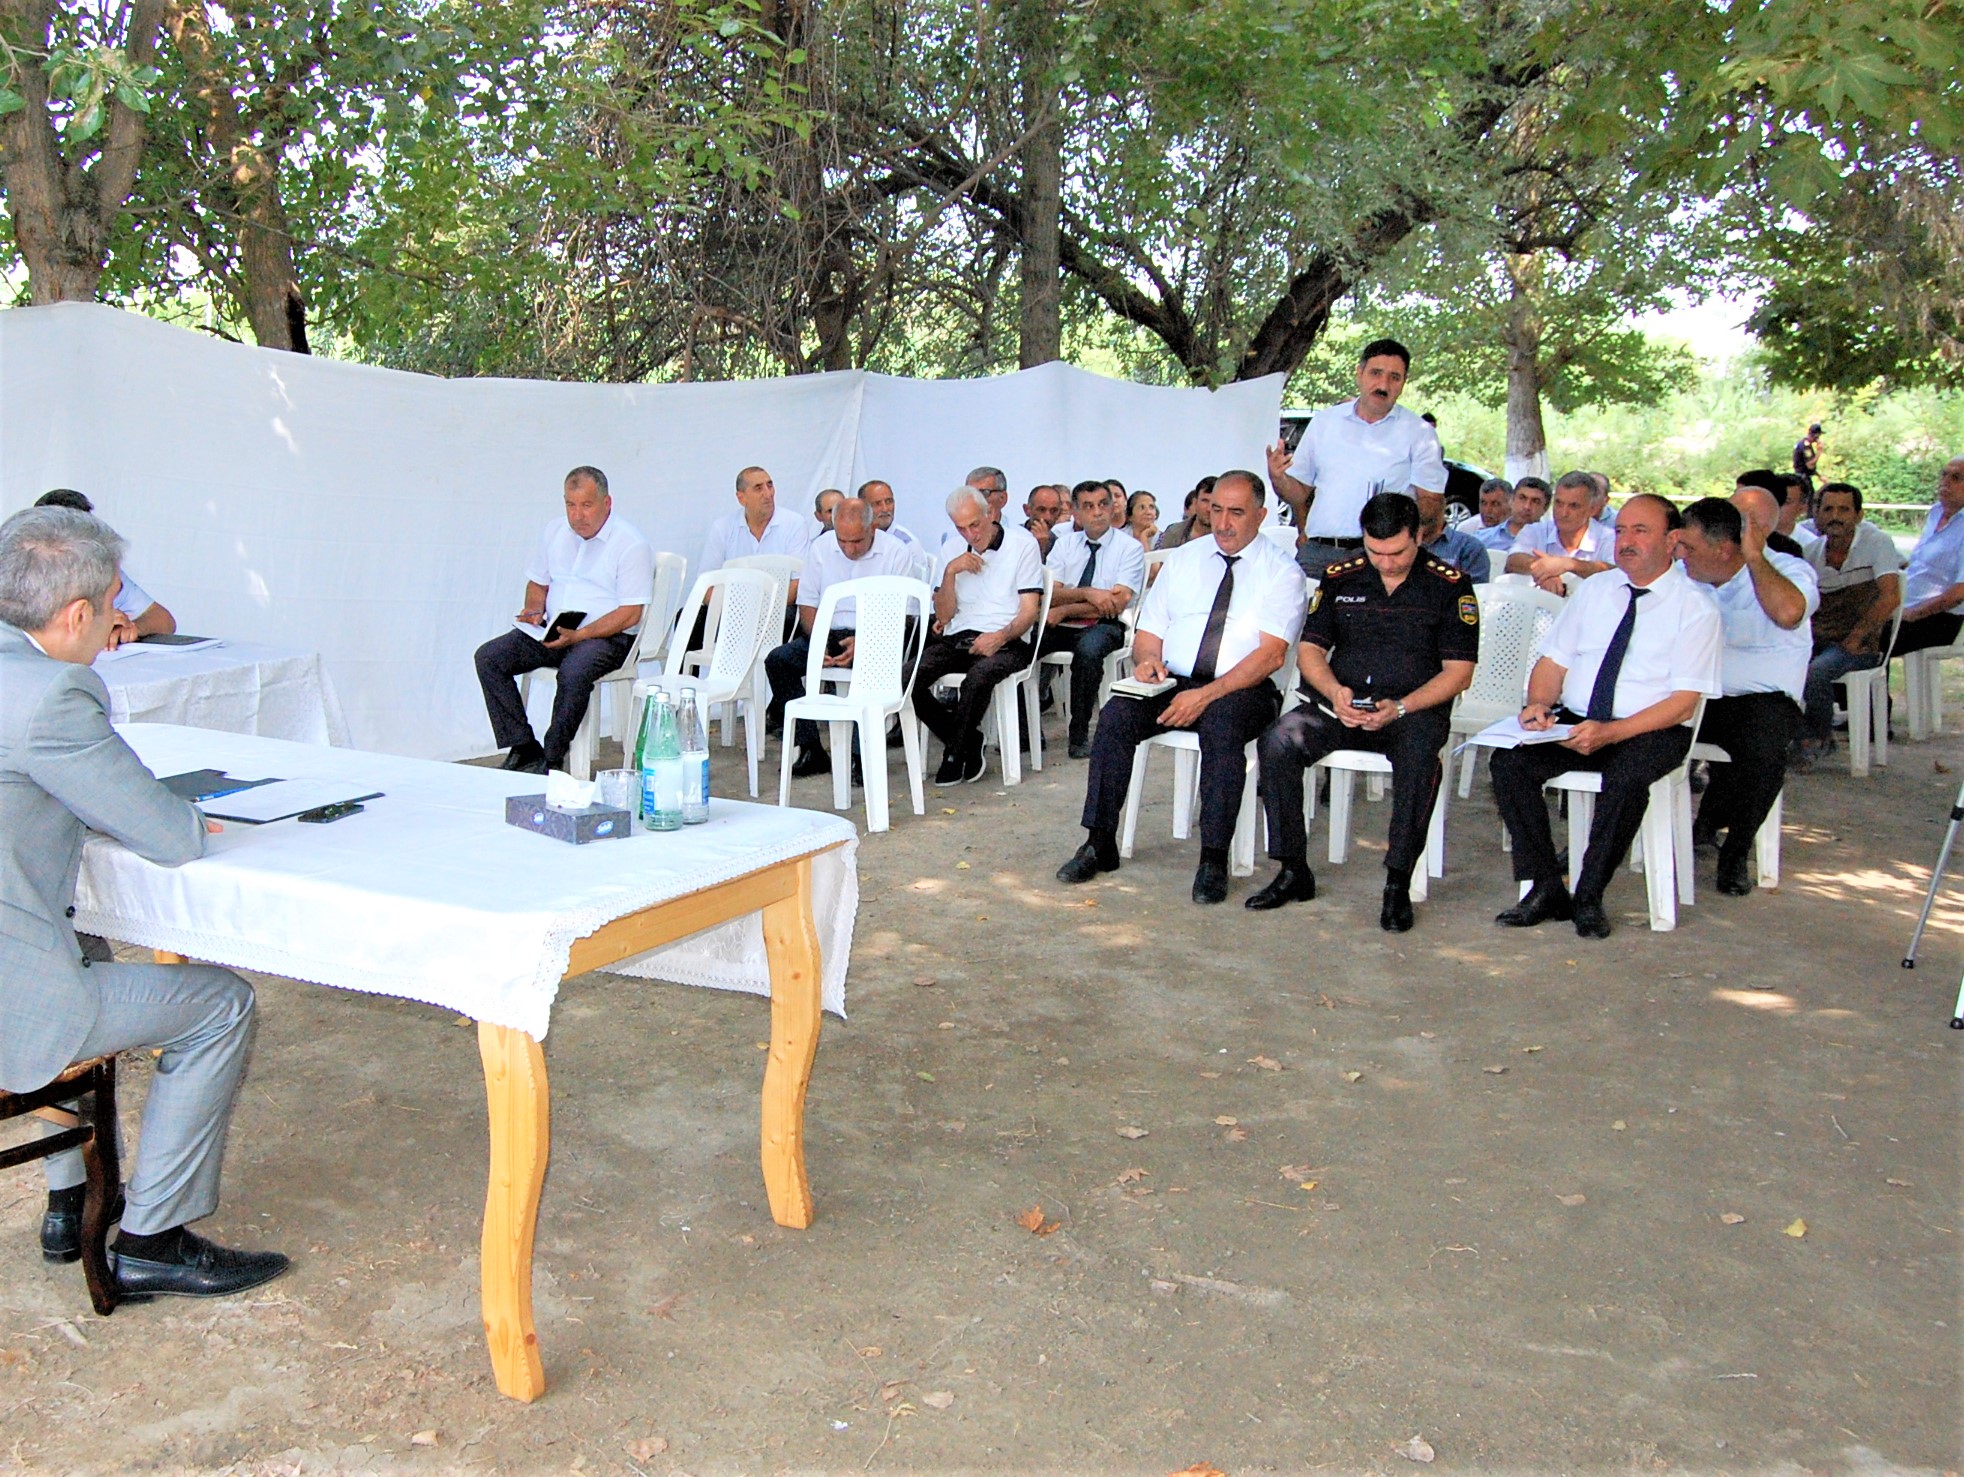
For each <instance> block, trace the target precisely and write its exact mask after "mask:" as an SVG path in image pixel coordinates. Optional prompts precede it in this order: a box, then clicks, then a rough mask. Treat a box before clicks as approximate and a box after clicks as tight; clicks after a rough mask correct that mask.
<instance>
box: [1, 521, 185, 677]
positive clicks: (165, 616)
mask: <svg viewBox="0 0 1964 1477" xmlns="http://www.w3.org/2000/svg"><path fill="white" fill-rule="evenodd" d="M34 506H35V507H37V508H73V509H74V510H75V511H76V512H78V513H90V514H93V513H94V512H95V507H94V505H93V504H91V503H90V502H89V500H88V499H87V498H86V497H84V496H83V495H82V494H81V493H79V492H77V491H76V490H75V489H74V488H72V487H57V488H55V489H54V490H53V491H51V492H44V493H42V494H41V496H39V497H38V498H36V499H35V500H34ZM111 603H112V604H114V605H115V607H116V616H115V619H114V620H113V621H112V622H111V624H110V627H109V640H108V642H107V643H106V645H105V648H104V649H105V650H108V651H114V650H115V649H116V648H117V647H119V646H121V645H122V644H123V643H124V642H126V641H140V640H142V639H143V638H144V637H145V636H169V635H173V634H175V632H176V631H177V617H176V616H174V615H172V614H171V613H170V612H169V611H168V610H166V609H165V608H164V607H163V606H162V605H159V604H158V603H157V602H156V601H155V600H152V599H151V598H150V596H149V594H148V592H146V591H145V590H144V588H143V586H141V585H139V584H138V583H137V582H136V581H135V580H134V579H132V578H130V572H129V571H128V570H127V569H126V570H124V571H123V582H122V584H121V585H119V586H118V587H117V589H116V594H115V597H114V599H113V600H112V602H111Z"/></svg>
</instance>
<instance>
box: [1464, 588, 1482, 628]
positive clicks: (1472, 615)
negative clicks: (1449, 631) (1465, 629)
mask: <svg viewBox="0 0 1964 1477" xmlns="http://www.w3.org/2000/svg"><path fill="white" fill-rule="evenodd" d="M1459 618H1460V620H1461V621H1463V622H1464V623H1465V624H1467V625H1469V626H1477V625H1479V624H1480V601H1479V598H1478V597H1477V596H1473V595H1461V596H1460V597H1459Z"/></svg>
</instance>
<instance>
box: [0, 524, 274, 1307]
mask: <svg viewBox="0 0 1964 1477" xmlns="http://www.w3.org/2000/svg"><path fill="white" fill-rule="evenodd" d="M122 551H123V541H122V539H120V538H118V537H117V536H116V534H115V533H114V532H112V531H111V530H110V529H109V528H108V527H107V526H106V525H105V524H102V523H99V522H97V521H96V519H94V518H92V517H91V516H89V515H88V514H87V513H80V512H75V511H73V510H71V509H68V508H59V507H49V508H31V509H29V510H28V511H26V512H24V513H17V514H15V515H14V516H13V517H12V518H9V519H8V520H7V521H6V522H5V523H3V524H0V1088H4V1089H6V1090H7V1091H10V1092H31V1091H33V1090H34V1089H35V1088H38V1087H42V1086H45V1085H46V1084H47V1083H48V1082H50V1081H52V1080H53V1079H54V1078H55V1077H56V1075H58V1074H59V1073H60V1072H61V1071H62V1070H63V1069H64V1068H65V1067H67V1066H68V1065H69V1063H71V1062H75V1061H81V1060H84V1059H86V1058H89V1057H93V1056H101V1055H104V1054H105V1053H109V1052H118V1051H129V1050H133V1049H138V1048H145V1047H151V1048H158V1049H160V1050H161V1052H162V1055H161V1057H160V1058H159V1060H158V1062H157V1070H156V1075H155V1076H154V1078H153V1079H152V1081H151V1086H150V1097H149V1101H148V1102H147V1103H146V1104H145V1107H144V1113H143V1137H142V1142H141V1143H140V1144H139V1145H138V1148H137V1156H136V1163H135V1166H134V1173H133V1174H132V1175H131V1176H130V1182H129V1187H128V1191H127V1200H128V1203H127V1206H126V1208H125V1209H124V1210H123V1212H122V1215H121V1220H122V1231H121V1234H120V1236H119V1237H118V1239H117V1242H116V1246H115V1261H116V1277H117V1282H118V1283H119V1285H120V1286H121V1288H122V1292H123V1295H124V1296H125V1297H132V1298H142V1297H145V1296H151V1295H155V1294H159V1293H169V1294H176V1295H178V1296H184V1297H220V1296H224V1295H225V1294H227V1293H234V1292H241V1291H243V1290H245V1289H246V1288H249V1287H257V1286H258V1285H259V1284H260V1283H262V1282H267V1281H270V1280H271V1279H272V1278H274V1277H277V1276H279V1275H280V1273H282V1272H284V1271H285V1270H286V1269H287V1265H288V1264H287V1259H286V1258H285V1257H284V1256H282V1255H280V1254H279V1253H278V1252H271V1251H234V1250H231V1249H229V1248H226V1247H222V1246H216V1245H213V1244H212V1243H211V1242H209V1241H206V1240H205V1239H203V1238H202V1237H200V1236H197V1235H194V1234H193V1233H192V1232H191V1231H190V1230H188V1229H187V1226H188V1223H189V1222H192V1221H195V1220H198V1219H200V1218H202V1217H204V1216H207V1215H210V1214H211V1213H212V1211H213V1210H215V1209H216V1208H217V1206H218V1176H219V1167H220V1164H221V1161H222V1160H223V1158H224V1152H225V1134H226V1130H227V1128H228V1127H229V1125H230V1122H231V1117H232V1101H233V1098H234V1097H235V1096H236V1095H237V1092H238V1086H239V1079H240V1077H241V1076H242V1075H243V1073H244V1071H245V1063H246V1053H247V1051H248V1049H249V1047H250V1045H251V1041H252V1007H253V997H252V987H251V986H249V985H248V984H246V982H245V981H244V980H242V979H240V978H239V977H238V976H237V975H235V974H233V973H232V972H231V971H229V970H224V969H215V968H211V967H209V966H204V965H190V964H184V965H162V964H113V963H99V962H96V961H94V960H91V959H87V958H84V957H83V955H82V951H81V949H80V948H79V946H78V945H77V943H76V939H75V930H74V927H73V926H72V925H71V924H70V922H69V920H70V919H71V918H73V917H74V916H75V907H74V899H75V878H76V874H77V873H78V871H79V870H80V868H81V860H82V842H83V840H84V837H85V834H86V833H87V832H88V831H98V832H101V833H103V834H105V835H108V836H113V837H114V838H115V839H116V840H118V841H120V842H122V843H123V845H125V846H127V847H129V848H130V850H132V851H134V852H135V853H136V854H137V855H139V856H141V857H143V858H145V859H146V860H149V861H152V862H155V863H157V864H159V865H161V866H169V867H174V866H178V865H181V864H182V863H184V862H188V861H190V860H192V859H193V858H194V857H197V856H199V855H201V854H202V853H203V852H204V847H205V827H206V822H205V819H204V817H203V816H202V815H201V814H199V812H198V811H197V809H196V808H195V807H194V806H192V805H190V804H188V803H186V802H185V801H183V800H180V799H179V798H178V797H177V796H175V795H173V794H172V793H171V792H170V791H169V790H168V789H166V788H165V787H164V786H163V785H161V784H159V783H158V782H157V779H156V778H155V776H153V775H152V774H151V773H150V771H149V770H147V769H145V768H144V767H143V764H142V761H140V760H139V759H138V758H137V757H136V754H135V753H134V752H133V751H132V750H131V749H130V747H129V745H127V744H126V743H124V742H123V740H122V739H121V737H119V736H118V735H117V733H116V731H115V730H114V729H113V728H111V727H110V724H109V694H108V691H107V690H106V689H105V688H104V687H103V685H102V679H101V678H99V677H97V676H96V674H95V673H94V672H93V671H91V670H90V667H89V663H90V662H92V661H93V660H94V659H95V657H96V655H97V654H98V653H99V652H100V651H101V650H102V649H103V647H104V645H105V644H106V643H107V641H108V639H109V631H110V628H111V626H112V625H113V624H114V622H115V618H116V609H115V606H114V605H113V604H112V600H113V598H114V596H115V593H116V590H117V587H118V584H119V576H118V572H117V564H118V561H119V560H120V558H121V556H122ZM98 1127H99V1128H101V1129H104V1130H105V1131H113V1125H98ZM44 1163H45V1164H46V1166H47V1177H48V1187H49V1190H48V1214H47V1217H46V1218H45V1219H44V1220H43V1222H42V1227H41V1249H42V1253H43V1254H44V1255H45V1256H47V1257H48V1258H49V1259H50V1260H52V1261H68V1260H72V1259H74V1258H75V1257H76V1256H78V1255H79V1254H80V1248H81V1224H80V1212H81V1198H82V1177H83V1175H82V1164H81V1155H80V1153H79V1152H77V1151H70V1152H69V1153H66V1154H62V1155H58V1156H56V1157H54V1158H51V1159H48V1160H46V1161H44Z"/></svg>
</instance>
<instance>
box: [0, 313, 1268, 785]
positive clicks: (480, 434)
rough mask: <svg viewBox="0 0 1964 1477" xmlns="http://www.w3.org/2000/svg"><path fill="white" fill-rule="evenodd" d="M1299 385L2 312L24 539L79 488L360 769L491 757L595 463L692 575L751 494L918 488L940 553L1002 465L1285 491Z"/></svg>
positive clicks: (6, 428) (166, 589) (5, 505)
mask: <svg viewBox="0 0 1964 1477" xmlns="http://www.w3.org/2000/svg"><path fill="white" fill-rule="evenodd" d="M1280 403H1281V379H1280V377H1271V378H1269V379H1265V380H1259V381H1255V382H1252V383H1249V384H1245V385H1236V386H1232V387H1230V388H1229V389H1226V390H1221V391H1216V392H1208V391H1203V390H1181V389H1157V388H1153V387H1149V386H1142V385H1133V384H1126V383H1121V382H1118V381H1113V380H1106V379H1103V378H1100V377H1099V376H1097V375H1092V374H1087V373H1085V372H1083V371H1081V370H1076V369H1072V368H1069V367H1068V366H1065V365H1048V366H1045V367H1044V368H1042V369H1037V370H1029V371H1025V372H1023V373H1019V374H1012V375H1005V376H1002V377H1001V378H998V379H990V380H963V381H957V380H950V381H916V380H897V379H891V378H888V377H885V376H881V375H870V374H863V373H856V372H855V373H849V374H826V375H810V376H803V377H799V378H793V379H779V380H762V381H752V382H747V383H741V384H700V385H588V384H560V383H553V382H546V381H534V380H494V379H480V380H441V379H434V378H430V377H428V376H424V375H413V374H402V373H398V372H395V371H391V370H383V369H374V368H370V367H367V366H363V365H355V364H345V363H338V362H335V361H333V360H325V359H313V358H307V357H304V356H297V355H292V354H281V353H276V352H274V351H271V350H262V349H255V348H245V347H241V346H239V345H235V344H227V343H223V342H220V341H217V340H213V339H210V338H207V337H205V336H203V335H201V334H196V333H191V332H188V331H185V330H182V329H176V328H171V327H168V326H166V325H164V324H161V323H156V322H153V321H151V320H149V319H146V318H142V317H139V316H137V315H135V314H131V313H124V312H121V311H119V310H117V309H114V308H108V307H103V306H100V305H95V304H84V303H65V304H59V305H56V306H52V307H46V308H17V309H11V310H8V311H5V312H0V516H4V515H5V514H7V513H11V512H13V511H15V510H16V509H18V508H22V507H25V506H27V505H28V504H30V503H31V502H33V500H34V499H35V498H36V497H38V496H39V495H40V494H41V493H43V492H45V491H46V490H47V489H48V488H50V487H61V486H66V487H75V488H79V489H80V490H81V491H83V492H85V493H87V494H88V495H89V497H90V498H91V499H93V500H94V501H95V503H96V504H97V507H98V509H99V511H100V512H101V513H102V514H103V516H104V517H105V518H107V519H108V521H109V522H110V523H112V524H113V525H115V527H116V528H117V529H118V530H119V531H120V532H121V533H123V535H124V536H125V537H127V538H128V539H129V540H130V541H131V546H132V553H131V559H130V563H131V567H132V569H133V570H134V571H135V573H136V574H137V575H138V577H139V578H140V579H141V580H142V582H143V584H144V586H145V587H146V588H147V589H148V590H149V591H150V593H151V595H152V596H154V597H155V598H156V599H158V600H161V601H162V602H163V603H164V604H166V605H168V606H169V607H170V608H171V610H172V611H173V612H174V613H175V614H176V615H177V617H178V621H179V625H180V628H181V629H184V630H187V631H192V632H195V633H197V634H200V635H216V636H229V637H234V638H237V639H239V640H250V641H263V642H268V643H272V644H276V645H281V646H291V647H300V648H303V649H308V650H317V651H319V652H320V653H321V654H322V656H323V658H324V659H325V662H326V667H327V672H328V675H329V677H330V678H331V680H332V681H333V683H334V686H335V688H336V690H337V691H338V692H339V693H340V696H341V700H342V704H343V707H344V709H345V711H346V714H347V718H348V725H349V728H350V731H351V734H352V737H353V740H354V743H355V744H356V746H357V747H360V748H366V749H376V750H381V751H384V752H389V753H397V754H409V755H417V756H421V757H428V758H443V759H450V758H460V757H463V756H466V755H471V754H483V753H486V752H489V750H490V748H491V739H490V727H489V724H488V723H487V721H486V719H485V716H484V707H483V700H482V698H481V697H480V695H479V692H478V689H477V681H476V677H475V674H474V673H473V671H472V669H471V661H470V654H471V651H472V650H473V648H475V647H476V646H477V644H478V643H479V642H481V641H483V640H485V639H486V638H487V637H489V636H492V635H495V634H497V633H498V632H500V631H502V630H505V629H508V627H509V624H510V619H511V615H512V613H513V612H514V611H515V610H516V609H517V608H518V602H519V599H520V597H521V596H522V594H523V592H524V584H523V578H524V576H523V571H524V567H525V563H526V560H527V557H528V555H529V554H530V552H531V550H532V547H533V545H534V543H535V541H536V540H537V538H538V534H539V529H540V528H541V527H542V526H543V524H544V523H545V520H546V519H547V518H549V517H553V516H557V513H558V508H559V488H560V480H561V479H562V478H563V477H564V475H565V473H566V471H567V469H568V468H570V467H572V466H575V465H577V464H579V463H583V462H584V463H591V464H593V465H595V466H598V467H600V468H602V469H603V470H605V471H606V473H607V475H608V478H609V480H610V481H611V482H612V484H613V490H614V505H615V507H616V509H617V510H618V511H619V512H621V513H622V514H624V515H625V516H626V517H627V518H628V519H629V520H630V521H632V522H633V523H635V524H636V525H638V526H639V527H640V528H641V530H642V532H644V533H645V534H647V535H648V537H649V539H650V541H651V542H652V543H653V544H654V545H655V547H656V548H658V549H671V550H674V551H676V552H679V553H682V554H685V555H687V556H688V557H689V558H690V560H691V569H690V573H691V576H693V575H694V573H695V572H696V571H695V569H694V560H695V559H696V557H697V555H698V553H699V551H700V548H701V545H702V540H703V537H704V535H705V534H706V533H707V531H708V527H709V524H710V522H711V521H712V520H713V519H715V518H716V517H718V516H720V515H721V514H723V513H724V512H727V511H730V510H732V509H734V508H735V507H736V502H735V497H734V492H733V489H734V486H735V478H736V472H737V469H738V468H739V467H742V466H744V465H747V464H749V463H753V462H754V463H757V464H759V465H762V466H765V467H768V468H769V469H770V470H771V472H772V473H773V475H774V476H775V478H776V481H777V486H778V495H779V499H780V502H782V503H783V504H785V505H786V506H791V507H795V508H798V509H799V510H801V511H803V512H805V513H806V514H809V511H810V508H811V500H812V497H813V495H814V494H815V493H817V492H818V490H819V489H820V488H823V487H845V488H848V489H850V488H852V487H855V486H857V485H858V484H859V483H860V482H862V481H864V480H865V479H866V478H867V477H869V476H880V477H883V478H885V479H886V480H888V481H890V482H892V484H893V485H894V488H895V492H896V495H897V500H898V503H899V518H900V521H901V522H902V523H903V524H906V525H907V526H908V527H910V528H912V529H913V530H914V531H915V532H916V533H918V534H920V535H922V536H923V537H925V538H929V539H933V538H935V537H936V536H938V534H939V533H940V531H941V530H942V529H943V528H945V526H946V520H945V519H944V517H943V515H942V512H941V504H942V499H943V498H944V497H945V496H946V495H947V493H948V492H949V491H950V490H952V489H953V488H954V487H955V486H956V485H958V484H959V483H960V482H961V480H962V478H963V477H964V476H965V475H966V474H967V472H968V470H969V469H970V468H971V467H973V466H976V465H977V464H980V463H989V464H993V465H995V466H999V467H1001V468H1003V469H1004V471H1005V472H1006V473H1007V474H1008V477H1009V481H1010V490H1011V492H1010V496H1011V506H1012V508H1020V507H1021V506H1022V501H1023V495H1024V493H1025V492H1026V490H1027V489H1028V488H1029V486H1030V484H1032V483H1034V482H1038V481H1062V482H1067V483H1068V482H1072V481H1077V480H1080V479H1081V478H1084V477H1087V476H1115V477H1118V478H1120V479H1122V480H1123V481H1124V482H1125V483H1126V485H1127V486H1128V487H1135V486H1145V487H1149V488H1151V489H1152V490H1153V491H1155V492H1158V493H1162V494H1163V497H1162V501H1161V506H1162V510H1163V516H1164V517H1165V518H1166V519H1167V520H1170V519H1172V518H1175V517H1177V516H1179V507H1178V502H1179V498H1180V496H1181V495H1182V494H1183V493H1184V492H1185V490H1186V489H1187V488H1189V487H1191V486H1192V485H1193V483H1194V482H1195V481H1196V480H1197V479H1198V478H1199V477H1200V476H1201V475H1203V474H1204V473H1207V472H1218V471H1222V470H1225V469H1226V468H1228V467H1230V466H1245V467H1252V468H1255V469H1256V470H1260V468H1261V459H1262V447H1263V446H1264V445H1265V444H1267V443H1268V442H1270V441H1272V440H1273V439H1274V438H1275V432H1276V420H1277V412H1278V409H1279V406H1280Z"/></svg>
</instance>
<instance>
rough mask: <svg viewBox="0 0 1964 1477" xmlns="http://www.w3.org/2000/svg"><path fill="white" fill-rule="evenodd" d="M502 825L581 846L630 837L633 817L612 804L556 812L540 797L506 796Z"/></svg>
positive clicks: (544, 798) (632, 828) (556, 810)
mask: <svg viewBox="0 0 1964 1477" xmlns="http://www.w3.org/2000/svg"><path fill="white" fill-rule="evenodd" d="M505 824H506V825H508V826H517V827H518V828H519V829H520V830H522V831H537V832H538V833H539V834H540V835H541V836H550V837H552V839H553V840H555V841H570V842H572V843H573V845H575V846H584V845H586V844H587V842H589V841H611V840H613V839H614V838H615V837H616V836H627V835H631V834H632V833H633V831H634V816H633V814H632V813H631V812H629V811H625V810H616V809H615V808H614V807H613V806H611V805H589V806H587V807H585V808H584V809H582V810H558V809H555V808H554V807H552V806H550V805H548V804H546V797H545V796H543V795H508V796H506V797H505Z"/></svg>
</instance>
